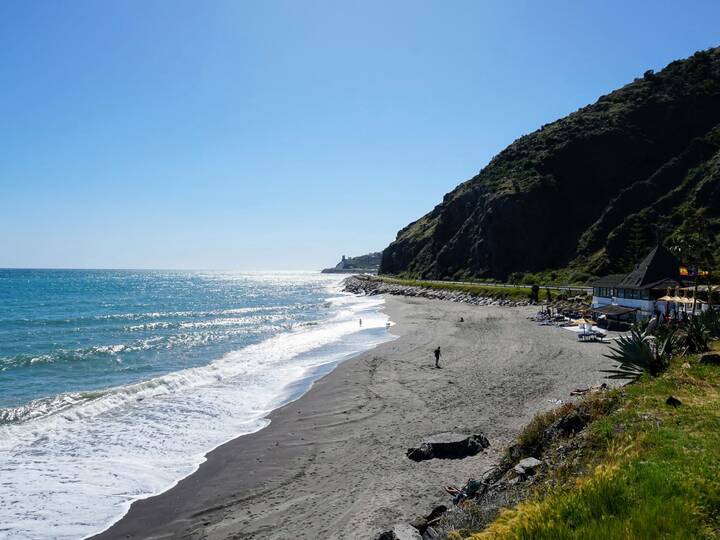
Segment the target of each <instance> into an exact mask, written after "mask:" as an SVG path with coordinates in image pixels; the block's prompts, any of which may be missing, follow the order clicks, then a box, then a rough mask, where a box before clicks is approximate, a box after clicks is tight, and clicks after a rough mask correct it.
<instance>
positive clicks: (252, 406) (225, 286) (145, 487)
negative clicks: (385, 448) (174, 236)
mask: <svg viewBox="0 0 720 540" xmlns="http://www.w3.org/2000/svg"><path fill="white" fill-rule="evenodd" d="M341 279H342V277H341V276H333V275H323V274H320V273H311V272H307V273H231V272H170V271H168V272H166V271H114V270H96V271H84V270H0V538H2V539H5V538H12V539H36V538H37V539H41V538H42V539H46V538H53V539H66V538H67V539H70V538H83V537H85V536H88V535H91V534H94V533H96V532H99V531H101V530H103V529H104V528H106V527H107V526H108V525H110V524H111V523H113V522H114V521H116V520H117V519H119V518H120V517H121V516H122V515H123V514H124V513H125V512H126V511H127V509H128V507H129V506H130V504H131V503H132V502H133V501H134V500H137V499H140V498H144V497H147V496H150V495H152V494H156V493H160V492H162V491H164V490H166V489H168V488H169V487H171V486H173V485H174V484H175V483H177V481H179V480H180V479H182V478H183V477H185V476H187V475H188V474H190V473H192V472H193V471H194V470H195V469H196V468H197V466H198V465H199V464H200V463H201V462H202V461H203V459H204V458H203V456H204V455H205V454H206V453H207V452H208V451H210V450H212V449H213V448H215V447H217V446H218V445H220V444H222V443H224V442H226V441H228V440H230V439H232V438H234V437H236V436H238V435H242V434H246V433H251V432H253V431H256V430H258V429H261V428H262V427H264V426H265V425H267V423H268V420H267V419H266V416H267V414H268V413H269V412H270V411H271V410H273V409H275V408H277V407H279V406H280V405H282V404H283V403H286V402H288V401H290V400H292V399H294V398H296V397H298V395H299V394H300V393H302V392H303V391H304V390H306V389H307V388H308V386H309V385H310V384H311V382H312V380H315V379H316V378H318V377H319V376H321V375H322V374H323V373H325V372H327V371H329V370H330V369H331V368H332V367H333V366H334V365H336V364H337V363H338V362H340V361H342V360H344V359H346V358H348V357H350V356H352V355H353V354H356V353H358V352H361V351H364V350H367V349H369V348H372V347H373V346H375V345H376V344H378V343H381V342H383V341H387V340H389V339H391V336H390V334H389V332H388V331H387V327H386V324H387V322H388V321H387V317H386V316H385V315H384V314H382V313H380V308H381V307H382V302H383V301H382V299H381V298H377V297H355V296H351V295H348V294H344V293H342V292H340V289H339V284H340V281H341ZM360 319H362V325H361V324H360V321H359V320H360ZM298 381H301V383H300V384H299V385H298V384H297V383H298ZM293 383H295V384H293ZM291 388H292V390H291Z"/></svg>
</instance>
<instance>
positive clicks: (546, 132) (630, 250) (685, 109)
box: [380, 48, 720, 279]
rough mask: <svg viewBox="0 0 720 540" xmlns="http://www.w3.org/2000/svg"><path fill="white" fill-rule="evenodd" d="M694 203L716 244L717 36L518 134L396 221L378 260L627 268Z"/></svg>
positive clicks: (490, 270) (443, 273) (474, 267)
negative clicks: (426, 208)
mask: <svg viewBox="0 0 720 540" xmlns="http://www.w3.org/2000/svg"><path fill="white" fill-rule="evenodd" d="M698 215H700V216H702V219H703V220H705V221H706V222H707V223H708V224H709V230H710V231H711V232H712V234H711V235H710V237H709V238H708V241H709V242H711V243H714V244H715V245H716V246H720V242H718V240H719V239H718V233H720V48H716V49H711V50H708V51H701V52H698V53H696V54H695V55H693V56H692V57H690V58H688V59H686V60H682V61H676V62H673V63H671V64H670V65H668V66H667V67H666V68H665V69H663V70H662V71H661V72H660V73H653V72H651V71H648V72H647V73H645V75H644V77H643V78H641V79H637V80H635V81H634V82H632V83H630V84H628V85H627V86H625V87H623V88H621V89H619V90H616V91H615V92H612V93H611V94H608V95H606V96H602V97H601V98H600V99H598V101H597V102H596V103H594V104H592V105H589V106H587V107H584V108H582V109H580V110H578V111H577V112H575V113H573V114H570V115H569V116H567V117H565V118H563V119H561V120H558V121H556V122H553V123H551V124H547V125H545V126H542V127H541V128H540V129H539V130H537V131H536V132H534V133H531V134H530V135H526V136H524V137H521V138H520V139H518V140H517V141H515V142H514V143H512V144H511V145H510V146H509V147H507V148H506V149H505V150H503V151H502V152H501V153H500V154H498V155H497V156H496V157H495V158H493V159H492V161H491V162H490V163H489V164H488V165H487V167H485V168H484V169H483V170H482V171H480V173H479V174H478V175H477V176H475V177H474V178H472V179H470V180H468V181H466V182H464V183H463V184H461V185H459V186H458V187H457V188H455V190H453V191H452V192H450V193H448V194H447V195H445V197H444V198H443V201H442V202H441V203H440V204H439V205H438V206H436V207H435V208H434V209H433V210H432V211H431V212H430V213H428V214H427V215H425V216H423V217H422V218H420V219H419V220H417V221H415V222H414V223H411V224H410V225H408V226H407V227H405V228H404V229H402V230H401V231H400V232H399V233H398V235H397V239H396V240H395V241H394V242H393V243H392V244H390V246H389V247H388V248H387V249H385V251H384V252H383V257H382V264H381V268H380V270H381V272H383V273H390V274H405V275H408V276H413V277H423V278H455V279H461V278H468V277H478V278H482V277H493V278H500V279H505V278H507V277H508V275H509V274H510V273H512V272H540V271H547V270H551V269H571V270H573V271H575V272H577V273H578V274H580V275H583V274H596V275H597V274H602V273H607V272H613V271H626V270H627V269H628V266H631V265H632V263H633V262H636V259H637V257H639V256H641V254H642V253H644V252H646V251H647V250H648V249H649V248H650V247H651V246H652V245H653V244H654V243H655V242H656V241H657V239H658V237H667V236H668V235H672V234H673V231H674V230H675V229H676V228H677V227H678V226H679V225H680V224H682V223H683V221H686V220H687V219H690V218H691V217H692V216H698ZM638 252H639V253H638Z"/></svg>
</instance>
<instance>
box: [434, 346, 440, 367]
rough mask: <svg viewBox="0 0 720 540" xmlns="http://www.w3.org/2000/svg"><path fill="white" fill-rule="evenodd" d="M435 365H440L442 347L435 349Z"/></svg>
mask: <svg viewBox="0 0 720 540" xmlns="http://www.w3.org/2000/svg"><path fill="white" fill-rule="evenodd" d="M435 367H436V368H439V367H440V347H438V348H437V349H435Z"/></svg>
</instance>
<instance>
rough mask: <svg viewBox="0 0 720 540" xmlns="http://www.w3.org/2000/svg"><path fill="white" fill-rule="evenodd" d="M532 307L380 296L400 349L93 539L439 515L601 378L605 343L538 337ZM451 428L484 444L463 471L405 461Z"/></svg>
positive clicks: (551, 333)
mask: <svg viewBox="0 0 720 540" xmlns="http://www.w3.org/2000/svg"><path fill="white" fill-rule="evenodd" d="M535 310H536V308H532V307H517V308H509V307H494V306H483V307H474V306H469V305H466V304H460V303H451V302H445V301H440V300H426V299H422V298H404V297H387V298H386V306H385V311H386V312H387V313H388V314H389V316H390V318H391V320H392V321H393V322H394V323H395V326H393V327H392V332H393V333H394V334H396V335H397V336H399V337H398V339H396V340H394V341H391V342H388V343H385V344H383V345H380V346H379V347H377V348H375V349H373V350H372V351H369V352H367V353H365V354H362V355H360V356H357V357H355V358H353V359H351V360H348V361H346V362H344V363H342V364H340V365H339V366H338V367H337V368H336V369H335V370H334V371H332V372H331V373H330V374H328V375H327V376H325V377H324V378H322V379H320V380H319V381H317V382H316V383H315V384H314V385H313V387H312V389H311V390H310V391H309V392H307V393H306V394H305V395H304V396H302V397H301V398H300V399H298V400H296V401H294V402H292V403H289V404H288V405H286V406H284V407H282V408H280V409H278V410H276V411H274V412H273V413H272V414H271V415H270V419H271V424H270V425H269V426H268V427H267V428H265V429H263V430H261V431H259V432H257V433H254V434H251V435H246V436H243V437H239V438H237V439H235V440H233V441H230V442H229V443H227V444H225V445H223V446H221V447H219V448H217V449H216V450H214V451H213V452H211V453H210V454H208V456H207V461H206V462H205V463H203V464H202V465H201V466H200V468H199V470H198V471H197V472H196V473H195V474H193V475H191V476H189V477H187V478H186V479H184V480H183V481H181V482H180V483H179V484H178V485H177V486H176V487H174V488H173V489H171V490H169V491H167V492H165V493H163V494H161V495H159V496H156V497H152V498H149V499H145V500H142V501H139V502H136V503H135V504H133V506H132V507H131V509H130V511H129V512H128V514H127V515H126V516H125V517H124V518H123V519H122V520H120V521H119V522H118V523H116V524H115V525H114V526H113V527H111V528H110V529H108V530H107V531H105V532H104V533H102V534H100V535H97V536H95V537H93V538H97V539H110V538H113V539H115V538H123V539H127V538H132V539H139V538H190V539H225V538H263V539H265V538H270V539H294V538H307V539H318V538H323V539H325V538H374V537H375V536H377V534H378V533H380V532H381V531H383V530H387V529H388V528H390V527H391V526H392V525H393V524H394V523H397V522H400V521H406V520H409V519H412V518H413V517H414V516H416V515H425V514H427V513H428V512H429V511H430V510H431V509H432V507H433V506H435V505H437V504H449V501H450V499H449V496H448V495H447V494H446V493H445V492H444V491H443V489H442V486H443V485H446V484H449V483H456V484H460V483H463V482H464V481H465V480H467V478H468V477H478V476H479V475H480V474H481V473H482V472H483V471H484V470H486V469H487V468H489V467H490V466H491V465H492V464H493V463H494V462H495V461H496V460H497V459H498V457H499V455H500V454H501V452H502V449H503V448H504V447H505V446H506V445H508V444H509V443H511V442H512V440H513V439H514V437H515V436H516V435H517V434H518V432H519V430H520V429H521V428H522V426H523V425H524V424H525V423H527V422H528V421H529V420H530V419H531V418H532V417H533V415H535V414H536V413H537V412H538V411H541V410H546V409H550V408H552V407H554V406H555V404H554V403H553V401H554V400H558V399H559V400H563V401H568V400H570V399H572V398H571V397H570V395H569V394H570V391H571V390H573V389H575V388H578V387H586V386H589V385H592V384H595V383H598V382H602V381H604V378H603V374H602V373H599V370H600V369H603V368H606V367H609V366H610V365H611V362H610V361H609V360H607V359H605V358H603V356H602V355H603V353H604V352H606V351H607V346H606V345H602V344H596V343H578V342H577V339H576V335H575V334H574V333H572V332H569V331H567V330H564V329H560V328H554V327H540V326H537V325H536V324H535V323H533V322H530V321H528V320H527V319H526V318H527V316H528V315H530V314H532V313H533V312H534V311H535ZM460 317H464V319H465V320H464V322H462V323H461V322H459V319H460ZM438 345H439V346H441V347H442V360H441V366H442V369H436V368H435V367H434V360H433V355H432V351H433V349H434V348H435V347H436V346H438ZM449 430H452V431H460V432H466V433H480V432H482V433H484V434H486V436H487V437H488V439H489V441H490V445H491V446H490V448H489V449H487V450H486V451H484V452H482V453H480V454H478V455H476V456H473V457H468V458H465V459H461V460H437V459H436V460H430V461H424V462H420V463H416V462H413V461H411V460H409V459H408V458H407V457H406V456H405V452H406V450H407V448H409V447H412V446H416V445H417V444H418V443H419V442H420V441H421V439H422V438H423V437H425V436H427V435H431V434H434V433H438V432H443V431H449Z"/></svg>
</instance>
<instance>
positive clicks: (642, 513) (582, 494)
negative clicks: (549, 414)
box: [451, 358, 720, 540]
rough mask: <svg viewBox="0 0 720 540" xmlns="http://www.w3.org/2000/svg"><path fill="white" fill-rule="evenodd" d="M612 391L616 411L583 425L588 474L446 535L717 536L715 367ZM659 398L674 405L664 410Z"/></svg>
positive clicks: (719, 409)
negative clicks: (470, 529)
mask: <svg viewBox="0 0 720 540" xmlns="http://www.w3.org/2000/svg"><path fill="white" fill-rule="evenodd" d="M688 360H689V361H690V365H689V366H688V364H687V363H686V362H687V361H688ZM683 364H684V365H683ZM615 392H616V394H617V397H618V398H619V399H620V407H619V408H617V409H614V412H611V413H610V414H609V415H604V416H601V417H600V418H597V419H595V420H594V421H593V422H592V423H591V424H590V425H589V426H588V427H587V428H586V429H587V430H589V431H588V444H587V446H586V448H585V449H584V451H583V455H582V458H581V459H582V461H583V465H584V466H585V469H586V470H588V471H590V472H588V473H587V474H585V475H584V476H581V477H580V478H577V477H574V478H572V479H569V480H566V481H565V482H564V483H561V485H560V487H547V488H545V489H542V490H539V491H538V492H537V493H536V494H535V495H534V496H533V497H531V498H530V499H529V500H527V501H526V502H523V503H521V504H519V505H518V506H517V507H516V508H514V509H507V510H505V511H503V512H502V513H501V514H500V516H499V517H498V518H497V519H496V520H495V521H493V522H492V523H491V524H490V525H489V527H488V528H486V529H485V530H484V531H482V532H478V533H475V534H469V533H468V534H459V533H453V534H451V538H470V539H472V540H484V539H537V540H542V539H548V540H549V539H552V540H562V539H576V538H577V539H579V538H583V539H606V538H628V539H648V540H649V539H657V538H678V539H679V538H719V537H720V367H717V366H705V365H700V364H698V363H697V362H695V361H694V360H693V359H688V358H682V359H676V360H675V361H674V362H673V364H672V366H671V368H670V370H669V371H668V372H667V373H665V374H664V375H662V376H660V377H658V378H656V379H650V378H645V379H643V380H641V381H640V382H639V383H636V384H633V385H630V386H628V387H626V388H625V389H623V390H622V391H615ZM669 395H674V396H676V397H678V398H679V399H680V400H681V401H682V403H683V404H682V405H681V406H680V407H678V408H677V409H674V408H672V407H670V406H668V405H666V404H665V400H666V399H667V397H668V396H669ZM581 468H582V467H581Z"/></svg>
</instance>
